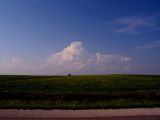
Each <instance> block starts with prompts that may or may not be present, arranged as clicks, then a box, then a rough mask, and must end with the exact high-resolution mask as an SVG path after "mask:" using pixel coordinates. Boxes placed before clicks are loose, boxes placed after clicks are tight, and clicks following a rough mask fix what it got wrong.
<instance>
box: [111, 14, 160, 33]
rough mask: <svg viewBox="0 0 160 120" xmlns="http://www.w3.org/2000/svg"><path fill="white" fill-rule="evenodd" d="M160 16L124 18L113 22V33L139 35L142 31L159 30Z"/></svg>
mask: <svg viewBox="0 0 160 120" xmlns="http://www.w3.org/2000/svg"><path fill="white" fill-rule="evenodd" d="M159 20H160V15H159V14H154V15H151V16H126V17H121V18H118V19H116V20H114V21H113V24H114V25H115V30H114V32H117V33H131V34H132V33H141V32H144V31H151V30H159V28H160V27H159V26H160V25H159V22H158V21H159Z"/></svg>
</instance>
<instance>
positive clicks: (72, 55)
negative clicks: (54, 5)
mask: <svg viewBox="0 0 160 120" xmlns="http://www.w3.org/2000/svg"><path fill="white" fill-rule="evenodd" d="M132 61H133V60H132V58H130V57H127V56H122V55H118V54H102V53H95V54H90V53H88V51H87V50H86V49H85V48H84V46H83V44H82V43H81V42H80V41H74V42H72V43H71V44H70V45H69V46H67V47H66V48H64V49H63V50H62V51H59V52H57V53H54V54H52V55H50V56H49V57H48V58H47V60H46V63H44V64H43V65H38V66H37V65H30V64H25V63H23V62H22V61H21V60H20V59H18V58H16V57H13V58H12V59H11V61H10V62H9V63H3V64H0V72H1V73H2V74H3V73H7V74H42V75H45V74H49V75H57V74H58V75H61V74H68V73H71V74H107V73H125V72H127V71H128V70H129V69H130V68H131V63H132Z"/></svg>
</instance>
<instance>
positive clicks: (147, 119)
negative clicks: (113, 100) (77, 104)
mask: <svg viewBox="0 0 160 120" xmlns="http://www.w3.org/2000/svg"><path fill="white" fill-rule="evenodd" d="M0 120H160V116H159V115H147V116H125V117H122V116H115V117H74V118H47V117H33V118H31V117H30V118H29V117H0Z"/></svg>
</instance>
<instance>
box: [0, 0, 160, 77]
mask: <svg viewBox="0 0 160 120" xmlns="http://www.w3.org/2000/svg"><path fill="white" fill-rule="evenodd" d="M159 52H160V0H0V74H23V75H65V74H74V75H78V74H160V53H159Z"/></svg>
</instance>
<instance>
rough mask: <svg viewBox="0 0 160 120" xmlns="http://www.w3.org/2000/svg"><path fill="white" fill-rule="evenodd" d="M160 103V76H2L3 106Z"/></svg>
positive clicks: (0, 93)
mask: <svg viewBox="0 0 160 120" xmlns="http://www.w3.org/2000/svg"><path fill="white" fill-rule="evenodd" d="M131 107H132V108H137V107H160V76H153V75H152V76H151V75H86V76H4V75H2V76H0V108H7V109H8V108H23V109H101V108H105V109H107V108H131Z"/></svg>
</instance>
